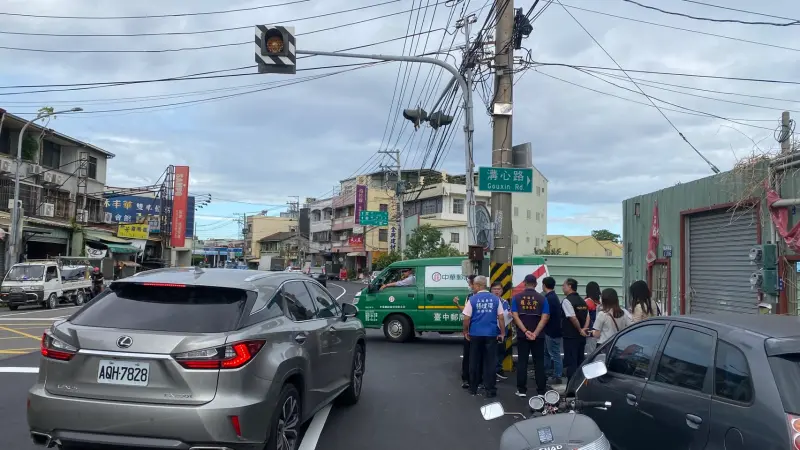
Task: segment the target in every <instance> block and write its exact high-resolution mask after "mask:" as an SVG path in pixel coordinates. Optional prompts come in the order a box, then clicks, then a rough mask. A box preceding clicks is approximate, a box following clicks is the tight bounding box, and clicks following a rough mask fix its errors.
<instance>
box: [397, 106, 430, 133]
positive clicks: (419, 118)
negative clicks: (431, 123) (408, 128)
mask: <svg viewBox="0 0 800 450" xmlns="http://www.w3.org/2000/svg"><path fill="white" fill-rule="evenodd" d="M403 117H405V118H406V119H408V120H410V121H411V122H412V123H413V124H414V129H418V128H419V126H420V124H421V123H422V122H424V121H426V120H428V113H427V112H426V111H425V110H424V109H422V108H416V109H404V110H403Z"/></svg>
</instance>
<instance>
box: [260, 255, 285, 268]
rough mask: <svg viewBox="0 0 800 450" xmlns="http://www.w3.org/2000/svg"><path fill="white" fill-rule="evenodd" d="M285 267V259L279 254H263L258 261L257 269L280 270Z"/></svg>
mask: <svg viewBox="0 0 800 450" xmlns="http://www.w3.org/2000/svg"><path fill="white" fill-rule="evenodd" d="M285 268H286V261H285V260H284V259H283V258H281V257H279V256H271V255H264V256H262V257H261V259H260V260H259V261H258V270H267V271H272V272H280V271H282V270H283V269H285Z"/></svg>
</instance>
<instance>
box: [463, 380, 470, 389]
mask: <svg viewBox="0 0 800 450" xmlns="http://www.w3.org/2000/svg"><path fill="white" fill-rule="evenodd" d="M461 388H462V389H469V381H462V382H461Z"/></svg>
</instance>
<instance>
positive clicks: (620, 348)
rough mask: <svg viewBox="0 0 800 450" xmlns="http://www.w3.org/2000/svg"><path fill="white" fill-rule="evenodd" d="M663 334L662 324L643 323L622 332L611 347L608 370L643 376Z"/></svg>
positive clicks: (645, 374)
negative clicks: (643, 324)
mask: <svg viewBox="0 0 800 450" xmlns="http://www.w3.org/2000/svg"><path fill="white" fill-rule="evenodd" d="M662 334H664V325H661V324H659V325H645V326H641V327H638V328H635V329H633V330H630V331H628V332H625V333H622V334H621V335H620V336H619V337H618V338H617V340H616V341H614V346H613V347H612V348H611V351H610V355H609V357H608V359H607V360H606V361H608V370H609V372H615V373H619V374H623V375H631V376H634V377H640V378H644V377H646V376H647V371H648V368H649V367H650V362H651V361H652V360H653V355H655V353H656V348H657V347H658V344H659V343H660V342H661V335H662Z"/></svg>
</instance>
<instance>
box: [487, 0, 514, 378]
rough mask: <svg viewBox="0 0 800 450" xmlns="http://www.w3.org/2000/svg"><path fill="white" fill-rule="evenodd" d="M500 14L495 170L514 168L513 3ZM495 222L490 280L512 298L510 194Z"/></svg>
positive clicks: (498, 205) (508, 361)
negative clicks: (501, 286) (496, 283)
mask: <svg viewBox="0 0 800 450" xmlns="http://www.w3.org/2000/svg"><path fill="white" fill-rule="evenodd" d="M494 8H495V11H496V14H497V25H496V27H495V43H494V47H495V58H494V71H495V72H494V74H495V83H494V85H495V91H494V98H493V102H492V105H491V106H492V121H493V134H492V167H512V160H511V146H512V145H513V144H512V128H511V125H512V116H511V113H512V103H513V95H512V89H513V86H514V70H513V69H514V45H513V44H514V42H513V39H514V13H515V11H514V0H495V2H494ZM492 219H493V222H494V223H495V224H496V226H497V229H496V230H495V234H496V236H495V241H494V242H495V246H494V250H492V261H491V265H490V274H489V276H490V279H491V281H492V282H493V283H494V282H496V281H499V282H501V283H502V284H503V298H504V299H506V300H509V299H510V298H511V291H512V289H513V284H512V280H511V279H512V276H511V273H512V270H511V259H512V246H513V233H514V232H513V230H512V228H511V194H510V193H507V192H492ZM505 344H506V345H505V350H506V351H505V355H504V356H503V370H504V371H510V370H512V366H513V359H512V350H511V339H507V340H506V343H505Z"/></svg>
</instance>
